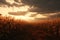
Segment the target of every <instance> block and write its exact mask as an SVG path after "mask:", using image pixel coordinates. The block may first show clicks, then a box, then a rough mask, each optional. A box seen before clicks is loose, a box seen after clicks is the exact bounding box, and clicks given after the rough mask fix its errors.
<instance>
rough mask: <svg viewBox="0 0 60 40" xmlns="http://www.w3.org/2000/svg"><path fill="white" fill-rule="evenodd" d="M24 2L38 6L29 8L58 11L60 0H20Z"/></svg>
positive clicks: (59, 9)
mask: <svg viewBox="0 0 60 40" xmlns="http://www.w3.org/2000/svg"><path fill="white" fill-rule="evenodd" d="M22 2H23V3H24V4H27V5H30V6H35V7H38V8H36V10H35V8H33V9H31V10H32V11H37V12H39V10H40V11H42V12H58V11H60V0H22Z"/></svg>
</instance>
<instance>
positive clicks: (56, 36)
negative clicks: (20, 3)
mask: <svg viewBox="0 0 60 40" xmlns="http://www.w3.org/2000/svg"><path fill="white" fill-rule="evenodd" d="M0 40H60V18H56V19H50V20H39V21H36V22H31V23H29V22H26V21H23V20H22V21H21V20H14V19H9V17H2V16H0Z"/></svg>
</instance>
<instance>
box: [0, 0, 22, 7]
mask: <svg viewBox="0 0 60 40" xmlns="http://www.w3.org/2000/svg"><path fill="white" fill-rule="evenodd" d="M14 1H15V2H17V3H19V1H18V0H14ZM0 4H2V5H3V4H4V5H7V6H17V7H18V6H22V5H18V4H16V3H13V4H10V3H8V2H6V0H0Z"/></svg>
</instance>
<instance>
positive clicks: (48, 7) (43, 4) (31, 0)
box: [0, 0, 60, 17]
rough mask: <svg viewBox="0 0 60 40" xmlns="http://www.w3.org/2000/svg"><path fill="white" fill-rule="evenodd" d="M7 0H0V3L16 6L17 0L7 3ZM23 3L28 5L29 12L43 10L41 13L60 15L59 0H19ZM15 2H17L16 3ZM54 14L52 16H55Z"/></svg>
mask: <svg viewBox="0 0 60 40" xmlns="http://www.w3.org/2000/svg"><path fill="white" fill-rule="evenodd" d="M7 1H8V0H0V5H1V4H5V5H7V6H18V5H19V3H20V1H19V0H11V1H13V2H11V3H9V2H7ZM21 2H22V3H23V5H29V6H30V9H29V11H31V12H43V14H48V15H50V14H49V13H56V15H57V16H59V17H60V13H58V12H60V0H21ZM16 3H17V4H16ZM56 15H54V17H55V16H56Z"/></svg>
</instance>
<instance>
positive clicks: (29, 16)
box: [0, 0, 47, 21]
mask: <svg viewBox="0 0 60 40" xmlns="http://www.w3.org/2000/svg"><path fill="white" fill-rule="evenodd" d="M6 1H7V2H8V3H10V4H13V3H16V2H15V1H14V0H6ZM20 2H21V1H20ZM29 8H30V7H29V6H28V5H24V6H20V7H16V6H10V7H8V6H7V5H4V6H2V7H0V14H2V16H7V17H9V16H11V17H13V18H14V19H22V20H26V21H29V20H35V18H47V16H44V15H41V14H37V12H29ZM9 12H26V13H25V15H19V16H18V15H11V14H9ZM12 14H13V13H12ZM16 14H18V13H16ZM19 14H22V13H19Z"/></svg>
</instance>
